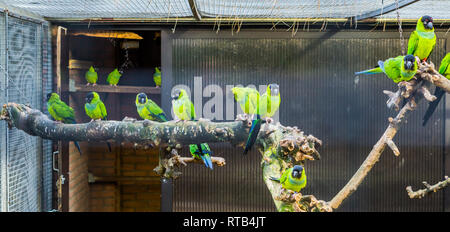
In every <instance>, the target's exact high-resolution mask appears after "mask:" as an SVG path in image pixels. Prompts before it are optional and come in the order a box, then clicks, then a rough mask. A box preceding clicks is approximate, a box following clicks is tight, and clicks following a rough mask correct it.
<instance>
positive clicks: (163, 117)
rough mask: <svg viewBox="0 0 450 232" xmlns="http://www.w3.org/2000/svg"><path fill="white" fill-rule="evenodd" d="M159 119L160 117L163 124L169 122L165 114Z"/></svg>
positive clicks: (160, 115)
mask: <svg viewBox="0 0 450 232" xmlns="http://www.w3.org/2000/svg"><path fill="white" fill-rule="evenodd" d="M158 117H159V119H160V120H161V121H162V122H167V121H169V120H167V117H166V115H165V114H159V115H158Z"/></svg>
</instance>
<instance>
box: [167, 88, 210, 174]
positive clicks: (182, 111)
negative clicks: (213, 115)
mask: <svg viewBox="0 0 450 232" xmlns="http://www.w3.org/2000/svg"><path fill="white" fill-rule="evenodd" d="M172 109H173V112H174V113H175V115H176V116H177V118H178V119H179V120H183V121H186V120H190V121H193V120H195V118H196V117H197V116H196V115H195V108H194V104H192V102H191V100H190V99H189V96H188V95H187V92H186V90H184V89H175V90H174V91H173V93H172ZM189 150H190V151H191V154H192V155H193V156H194V155H195V154H196V155H198V156H200V157H201V158H202V160H203V162H205V165H206V167H209V168H211V169H212V163H211V154H212V151H211V149H209V146H208V144H206V143H202V144H190V145H189ZM197 150H198V151H197ZM196 151H197V153H196ZM200 154H203V155H200ZM194 157H195V156H194ZM208 160H209V161H208Z"/></svg>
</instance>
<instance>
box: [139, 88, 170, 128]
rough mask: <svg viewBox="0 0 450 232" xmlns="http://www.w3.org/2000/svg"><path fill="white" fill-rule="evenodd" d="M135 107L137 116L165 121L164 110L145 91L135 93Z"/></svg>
mask: <svg viewBox="0 0 450 232" xmlns="http://www.w3.org/2000/svg"><path fill="white" fill-rule="evenodd" d="M136 108H137V111H138V114H139V116H141V118H143V119H148V120H152V121H157V122H167V121H168V120H167V116H166V114H165V113H164V111H163V110H162V109H161V108H160V107H159V106H158V104H156V103H155V102H154V101H152V99H149V98H148V97H147V94H145V93H139V94H138V95H136Z"/></svg>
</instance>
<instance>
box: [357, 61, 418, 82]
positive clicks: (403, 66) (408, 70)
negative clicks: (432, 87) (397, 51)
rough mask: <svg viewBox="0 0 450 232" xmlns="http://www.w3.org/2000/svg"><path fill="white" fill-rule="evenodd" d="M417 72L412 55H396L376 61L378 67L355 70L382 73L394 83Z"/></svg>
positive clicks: (407, 78) (404, 79) (406, 78)
mask: <svg viewBox="0 0 450 232" xmlns="http://www.w3.org/2000/svg"><path fill="white" fill-rule="evenodd" d="M416 72H417V61H416V58H415V57H414V56H413V55H406V56H397V57H395V58H389V59H387V60H386V61H381V60H380V61H378V67H376V68H373V69H368V70H364V71H361V72H356V73H355V75H359V74H377V73H384V74H386V75H387V76H388V77H389V78H390V79H391V80H393V81H394V82H395V83H398V82H400V81H409V80H411V79H412V78H413V77H414V75H416Z"/></svg>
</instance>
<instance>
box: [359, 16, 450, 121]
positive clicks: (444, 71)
mask: <svg viewBox="0 0 450 232" xmlns="http://www.w3.org/2000/svg"><path fill="white" fill-rule="evenodd" d="M435 46H436V34H435V33H434V27H433V18H432V17H430V16H428V15H425V16H422V17H420V18H419V20H418V21H417V25H416V30H415V31H413V32H412V33H411V35H410V37H409V41H408V54H407V55H406V56H397V57H395V58H389V59H387V60H385V61H381V60H380V61H378V66H377V67H376V68H373V69H368V70H364V71H361V72H356V73H355V75H359V74H376V73H384V74H386V76H387V77H389V78H390V79H391V80H393V81H394V82H395V83H398V82H400V81H409V80H411V79H412V78H413V77H414V75H415V74H416V72H417V67H418V64H417V61H416V57H418V58H419V60H420V62H426V61H427V60H428V58H429V57H430V55H431V52H433V50H434V47H435ZM449 64H450V53H448V54H447V55H446V56H445V57H444V59H443V60H442V61H441V65H440V67H439V73H440V74H441V75H443V76H445V77H446V78H447V79H450V68H449ZM444 93H445V91H444V90H442V89H441V88H439V87H436V89H435V92H434V95H435V96H436V100H434V101H432V102H430V104H429V106H428V109H427V111H426V113H425V115H424V117H423V122H422V125H423V126H425V125H426V123H427V122H428V120H429V119H430V117H431V115H432V114H433V112H434V111H435V110H436V108H437V106H438V104H439V101H440V100H441V98H442V96H444Z"/></svg>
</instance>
